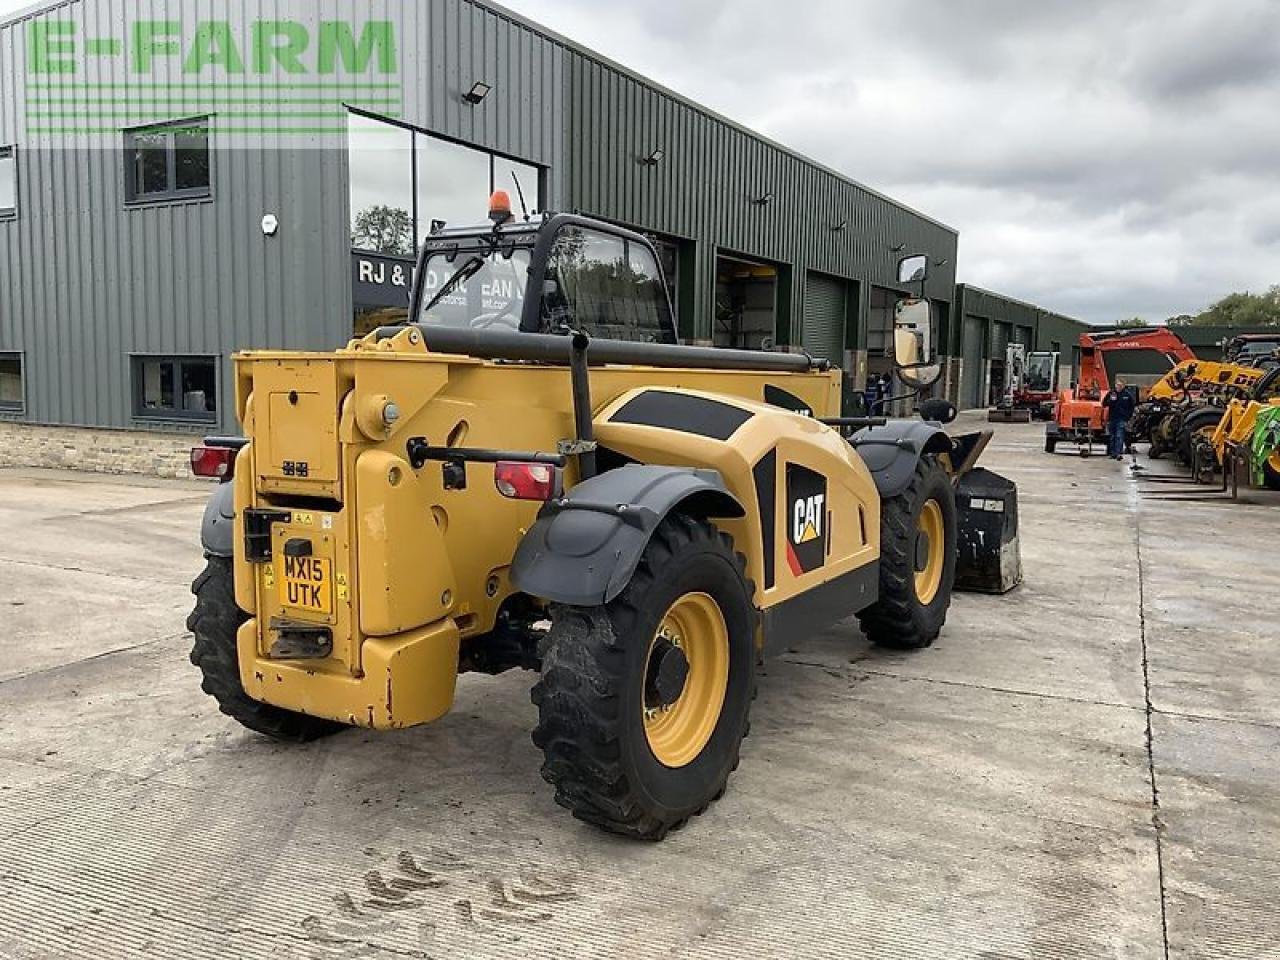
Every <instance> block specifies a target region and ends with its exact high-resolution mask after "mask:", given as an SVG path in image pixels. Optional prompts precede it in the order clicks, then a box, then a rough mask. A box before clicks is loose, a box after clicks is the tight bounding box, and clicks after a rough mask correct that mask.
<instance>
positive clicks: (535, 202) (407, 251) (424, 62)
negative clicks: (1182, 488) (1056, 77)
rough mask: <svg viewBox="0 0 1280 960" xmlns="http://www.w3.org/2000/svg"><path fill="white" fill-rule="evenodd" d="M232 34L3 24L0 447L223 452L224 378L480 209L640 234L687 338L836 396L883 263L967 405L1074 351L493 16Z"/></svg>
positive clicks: (897, 231) (359, 304)
mask: <svg viewBox="0 0 1280 960" xmlns="http://www.w3.org/2000/svg"><path fill="white" fill-rule="evenodd" d="M249 9H250V8H248V7H245V6H243V5H233V6H232V7H230V8H228V9H226V10H220V11H218V12H216V13H212V14H211V13H210V11H209V10H207V9H206V8H204V7H196V6H191V5H175V4H163V3H154V4H146V3H144V4H142V5H141V6H139V5H138V4H136V3H132V2H126V0H62V2H57V3H48V4H46V5H44V6H42V7H36V8H33V9H32V10H30V11H28V12H26V13H23V14H19V15H17V16H15V17H12V18H10V19H9V20H7V21H4V22H3V23H0V273H2V274H3V277H2V280H0V420H6V421H12V422H15V423H26V424H33V425H42V426H43V425H73V426H82V427H91V428H116V429H125V430H136V431H149V432H155V431H159V432H169V433H173V432H179V433H182V432H188V433H189V432H194V431H199V430H205V431H208V430H215V429H216V430H223V431H230V430H234V429H235V426H236V425H235V421H234V411H233V410H232V409H230V408H231V403H230V402H229V397H230V396H231V393H232V390H231V365H230V357H231V355H232V354H233V353H234V352H235V351H237V350H240V349H249V348H255V347H279V348H299V349H331V348H333V347H334V346H336V345H338V344H341V343H344V342H345V341H346V340H347V339H348V338H350V337H351V336H352V335H353V334H359V333H362V332H364V331H366V330H368V329H370V328H371V327H372V326H374V325H377V324H380V323H383V322H386V321H387V320H388V319H392V318H395V317H398V316H403V315H404V313H405V308H406V298H407V291H408V289H409V283H410V278H411V277H412V273H413V253H414V250H415V248H416V246H417V243H418V241H419V239H420V238H421V237H422V236H424V235H425V234H426V233H427V232H428V231H429V230H431V229H432V227H433V225H437V224H439V223H441V222H445V223H454V224H457V223H462V222H472V221H476V220H479V219H482V218H483V214H484V210H485V207H484V204H485V200H486V198H487V196H488V194H489V192H490V191H491V190H492V189H494V188H503V189H507V190H509V191H511V192H512V193H513V195H515V196H522V197H523V202H524V203H525V205H526V206H527V208H528V209H529V210H532V211H538V210H566V211H574V212H580V213H584V214H588V215H591V216H594V217H598V218H601V219H604V220H608V221H612V222H615V223H618V224H621V225H625V226H628V227H631V228H634V229H637V230H640V231H642V232H644V233H646V234H648V235H650V236H651V237H653V238H654V240H655V241H656V243H657V245H658V247H659V250H660V251H661V253H662V255H663V259H664V261H665V263H664V265H665V268H666V271H667V274H668V280H669V284H670V287H671V290H672V294H673V301H674V304H675V307H676V311H677V317H678V325H679V330H680V334H681V337H682V338H683V339H684V340H686V341H689V342H693V343H700V344H712V345H720V346H736V347H747V348H753V349H798V348H803V349H805V350H808V351H810V352H812V353H814V354H817V355H821V356H826V357H829V358H830V359H831V360H832V361H833V362H835V363H837V364H838V365H840V366H841V367H842V368H843V369H844V371H845V373H846V380H847V387H848V392H849V394H850V395H851V396H852V395H853V394H854V393H855V392H856V391H857V390H858V389H860V388H861V387H862V385H863V384H865V382H866V379H867V377H868V375H869V374H877V373H880V372H883V371H885V370H887V369H888V361H887V359H886V358H885V357H884V348H885V345H886V342H887V338H886V332H887V331H888V330H889V329H890V326H891V315H892V306H893V303H894V301H895V300H896V299H897V298H898V297H899V296H901V295H903V294H907V293H912V294H918V293H919V291H918V290H911V291H907V290H903V289H901V288H900V286H899V284H898V283H897V277H896V264H897V261H898V259H899V258H900V257H901V256H903V255H904V253H917V254H919V253H923V254H927V255H928V256H929V257H930V259H931V264H932V266H931V274H930V277H929V280H928V282H927V285H926V288H925V291H924V295H925V296H926V297H927V298H928V299H929V300H930V301H931V303H932V305H933V309H934V311H935V315H936V317H937V319H938V322H939V328H940V329H941V330H942V331H943V336H942V347H943V351H944V353H945V354H946V355H947V357H948V358H949V362H948V364H947V371H948V372H947V379H946V384H945V389H947V390H948V391H949V393H950V394H951V395H952V396H953V397H955V398H957V399H959V400H961V401H962V402H963V403H964V405H967V406H974V405H981V404H985V403H986V402H987V397H988V395H989V393H990V391H991V389H992V384H993V379H992V378H993V374H998V373H999V369H998V367H999V364H1000V363H1001V362H1002V358H1003V347H1002V344H1003V343H1004V342H1005V341H1006V340H1008V339H1009V338H1014V339H1017V338H1022V337H1030V338H1031V341H1030V342H1033V343H1034V344H1035V346H1037V347H1040V348H1045V349H1047V348H1048V347H1049V346H1050V344H1051V343H1052V344H1055V345H1057V346H1060V347H1062V348H1064V350H1065V349H1066V347H1067V345H1068V344H1069V343H1071V342H1074V339H1075V338H1074V335H1073V334H1072V333H1071V330H1072V329H1075V328H1077V327H1081V325H1079V324H1074V323H1073V322H1072V321H1069V320H1067V319H1066V318H1063V317H1059V316H1057V315H1055V314H1050V313H1047V312H1045V311H1041V310H1039V309H1037V308H1034V307H1031V306H1029V305H1025V304H1020V303H1017V302H1016V301H1011V300H1008V299H1006V298H1001V297H998V296H997V295H994V294H990V293H987V292H985V291H979V290H976V289H975V288H968V287H963V286H961V287H957V286H956V283H955V279H956V278H955V264H956V262H957V253H958V237H957V232H956V230H955V229H953V228H951V227H949V226H947V225H945V224H942V223H940V222H938V221H936V220H934V219H932V218H930V217H928V216H926V215H924V214H922V213H919V212H916V211H914V210H911V209H909V208H907V207H906V206H904V205H902V204H900V203H897V202H895V201H894V200H892V199H890V198H888V197H885V196H883V195H881V194H879V193H877V192H876V191H874V190H872V189H869V188H867V187H865V186H863V185H861V184H859V183H857V182H856V181H854V180H852V179H850V178H848V177H846V176H843V175H841V174H839V173H837V172H835V171H832V170H830V169H827V168H825V167H823V166H820V165H818V164H816V163H814V162H812V161H809V160H807V159H805V158H804V157H802V156H800V155H798V154H796V153H795V152H793V151H791V150H788V149H786V148H785V147H783V146H780V145H778V144H776V143H773V142H771V141H769V140H767V139H765V138H762V137H760V136H758V135H756V134H754V133H752V132H750V131H749V130H747V129H745V128H743V127H741V126H739V125H737V124H735V123H733V122H731V121H729V120H727V119H725V118H723V117H721V116H718V115H716V114H714V113H712V112H711V111H709V110H707V109H705V108H703V107H700V106H698V105H697V104H695V103H692V102H690V101H689V100H687V99H685V98H683V97H681V96H678V95H676V94H674V93H672V92H670V91H668V90H665V89H663V88H661V87H659V86H657V85H655V84H654V83H651V82H649V81H647V80H645V79H644V78H642V77H639V76H637V75H635V74H634V73H632V72H630V71H629V70H627V69H625V68H623V67H621V66H619V65H617V64H615V63H612V62H610V61H608V60H606V59H604V58H602V57H600V56H598V55H596V54H594V53H592V52H590V51H588V50H585V49H583V48H582V47H580V46H578V45H576V44H574V43H572V42H570V41H568V40H566V39H565V38H563V37H560V36H557V35H555V34H553V33H550V32H548V31H547V30H545V29H542V28H540V27H538V26H536V25H534V24H532V23H529V22H527V21H525V20H523V19H522V18H520V17H517V16H515V15H513V14H511V13H510V12H507V11H505V10H503V9H501V8H499V7H496V6H493V5H491V4H487V3H481V2H478V0H433V2H431V3H426V4H402V3H399V2H392V0H380V2H378V0H375V2H372V3H359V4H357V3H353V2H349V0H347V2H335V3H327V4H323V5H318V4H314V3H311V2H309V0H306V2H304V0H296V2H293V3H290V2H287V0H282V2H277V3H274V4H272V5H271V14H270V18H269V19H261V20H259V19H254V17H253V15H252V14H251V13H250V12H249ZM206 16H216V17H217V18H218V19H203V17H206ZM993 365H994V366H993ZM0 426H4V424H0ZM15 429H16V428H15ZM41 432H43V431H41Z"/></svg>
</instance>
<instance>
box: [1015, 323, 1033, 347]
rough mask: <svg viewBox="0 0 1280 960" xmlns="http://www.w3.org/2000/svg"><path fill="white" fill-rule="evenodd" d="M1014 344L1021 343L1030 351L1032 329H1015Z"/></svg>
mask: <svg viewBox="0 0 1280 960" xmlns="http://www.w3.org/2000/svg"><path fill="white" fill-rule="evenodd" d="M1013 342H1014V343H1020V344H1022V345H1023V346H1024V347H1026V348H1027V349H1028V350H1030V349H1031V328H1030V327H1014V328H1013Z"/></svg>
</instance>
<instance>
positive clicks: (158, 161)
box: [133, 131, 169, 197]
mask: <svg viewBox="0 0 1280 960" xmlns="http://www.w3.org/2000/svg"><path fill="white" fill-rule="evenodd" d="M168 191H169V138H168V135H167V134H165V133H163V132H160V131H153V132H150V133H135V134H134V135H133V195H134V196H136V197H144V196H147V195H148V194H155V193H167V192H168Z"/></svg>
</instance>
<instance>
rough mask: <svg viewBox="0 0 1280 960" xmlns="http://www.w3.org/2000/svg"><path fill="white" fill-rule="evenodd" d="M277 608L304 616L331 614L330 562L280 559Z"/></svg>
mask: <svg viewBox="0 0 1280 960" xmlns="http://www.w3.org/2000/svg"><path fill="white" fill-rule="evenodd" d="M281 559H283V560H284V569H283V570H282V571H281V573H282V574H283V576H282V577H281V578H280V604H281V606H285V607H290V608H292V609H294V610H303V611H306V612H307V613H322V614H324V615H325V616H328V615H329V614H331V613H333V561H332V560H329V559H328V558H326V557H283V558H281Z"/></svg>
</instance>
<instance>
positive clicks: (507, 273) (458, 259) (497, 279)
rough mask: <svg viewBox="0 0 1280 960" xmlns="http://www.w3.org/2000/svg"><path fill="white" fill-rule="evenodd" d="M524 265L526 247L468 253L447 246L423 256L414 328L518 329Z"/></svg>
mask: <svg viewBox="0 0 1280 960" xmlns="http://www.w3.org/2000/svg"><path fill="white" fill-rule="evenodd" d="M529 260H530V251H529V248H528V247H518V246H513V245H504V246H499V247H497V248H495V249H488V248H487V247H478V248H473V249H471V250H466V249H459V248H458V247H457V246H451V247H448V248H443V249H441V251H440V252H438V253H430V254H428V255H427V259H426V261H425V263H424V264H423V266H422V269H424V270H425V271H426V273H425V274H424V276H423V279H422V304H423V308H422V312H421V314H420V315H419V317H418V322H419V323H429V324H434V325H437V326H444V327H469V328H471V329H473V330H486V329H497V330H501V329H507V330H518V329H520V318H521V316H522V315H523V313H524V297H525V290H526V288H527V287H528V285H529ZM442 293H443V295H442Z"/></svg>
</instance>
